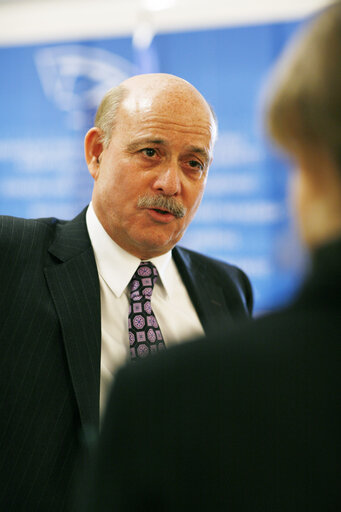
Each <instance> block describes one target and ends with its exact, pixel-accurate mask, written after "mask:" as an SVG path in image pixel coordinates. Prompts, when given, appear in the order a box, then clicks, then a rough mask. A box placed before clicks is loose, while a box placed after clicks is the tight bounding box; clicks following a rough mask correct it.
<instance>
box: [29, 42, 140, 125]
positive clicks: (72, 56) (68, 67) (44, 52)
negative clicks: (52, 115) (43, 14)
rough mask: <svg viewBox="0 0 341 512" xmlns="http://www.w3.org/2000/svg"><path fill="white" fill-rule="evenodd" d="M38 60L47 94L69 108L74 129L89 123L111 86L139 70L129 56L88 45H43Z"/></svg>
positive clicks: (59, 106)
mask: <svg viewBox="0 0 341 512" xmlns="http://www.w3.org/2000/svg"><path fill="white" fill-rule="evenodd" d="M35 62H36V66H37V70H38V74H39V78H40V81H41V84H42V88H43V91H44V93H45V95H46V97H47V98H49V99H50V100H51V101H52V102H53V103H54V104H55V105H56V106H57V108H58V109H60V110H62V111H64V112H67V121H68V125H69V127H70V128H72V129H74V130H80V129H82V128H84V126H86V125H87V124H88V121H89V117H90V116H92V115H93V112H94V110H95V109H96V108H97V106H98V104H99V102H100V100H101V99H102V97H103V96H104V94H105V92H106V91H107V90H108V89H110V88H111V87H114V86H116V85H118V84H119V83H120V82H122V80H125V79H126V78H128V77H129V76H132V75H133V74H135V67H134V65H133V64H132V63H131V62H129V61H128V60H126V59H124V58H122V57H120V56H118V55H116V54H114V53H111V52H109V51H106V50H103V49H101V48H94V47H91V46H85V45H84V46H83V45H63V46H56V47H48V48H43V49H41V50H38V51H37V52H36V54H35Z"/></svg>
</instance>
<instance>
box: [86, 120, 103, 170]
mask: <svg viewBox="0 0 341 512" xmlns="http://www.w3.org/2000/svg"><path fill="white" fill-rule="evenodd" d="M84 151H85V160H86V163H87V164H88V169H89V172H90V174H91V176H92V177H93V178H94V180H96V179H97V177H98V173H99V157H100V155H101V153H102V151H103V143H102V142H101V131H100V129H99V128H96V127H95V126H94V127H93V128H91V129H90V130H89V131H88V133H87V134H86V135H85V139H84Z"/></svg>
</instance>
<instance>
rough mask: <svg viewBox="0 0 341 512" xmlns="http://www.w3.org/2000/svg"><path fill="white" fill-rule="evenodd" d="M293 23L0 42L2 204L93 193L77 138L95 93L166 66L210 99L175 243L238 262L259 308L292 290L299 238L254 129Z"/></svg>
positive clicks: (32, 211) (77, 200)
mask: <svg viewBox="0 0 341 512" xmlns="http://www.w3.org/2000/svg"><path fill="white" fill-rule="evenodd" d="M297 25H298V23H293V22H290V23H276V24H266V25H257V26H249V27H234V28H226V29H219V30H206V31H195V32H184V33H176V34H175V33H172V34H162V35H157V36H156V37H155V38H154V40H153V43H152V46H151V47H150V48H149V49H148V50H145V51H137V50H136V49H134V48H133V45H132V40H131V38H114V39H103V40H91V41H82V42H79V43H75V42H72V43H71V42H70V43H68V42H64V43H63V44H48V45H46V44H44V45H32V46H17V47H3V48H0V64H1V69H2V80H1V82H0V106H1V124H0V203H1V210H0V213H1V214H8V215H18V216H23V217H38V216H39V217H41V216H56V217H62V218H72V217H73V216H74V215H75V214H77V213H78V212H79V211H80V210H81V209H82V208H83V207H84V206H85V205H86V204H87V203H88V202H89V200H90V197H91V188H92V181H91V180H92V179H91V177H90V175H89V174H88V171H87V167H86V164H85V160H84V156H83V139H84V135H85V133H86V131H87V130H88V128H89V127H90V126H92V123H93V117H94V112H95V109H96V106H97V105H98V103H99V101H100V99H101V97H102V96H103V94H104V92H105V91H106V90H107V89H109V88H110V87H112V86H113V85H116V84H117V83H119V82H120V81H121V80H122V79H124V78H126V77H128V76H130V75H132V74H135V73H139V72H149V71H161V72H167V73H174V74H176V75H179V76H181V77H183V78H185V79H186V80H188V81H190V82H191V83H192V84H194V85H195V86H196V87H197V88H198V89H199V90H200V91H201V93H202V94H203V95H204V96H205V97H206V98H207V100H208V101H209V102H210V103H211V104H212V106H213V107H214V109H215V111H216V113H217V115H218V119H219V139H218V142H217V146H216V150H215V159H214V163H213V165H212V167H211V170H210V175H209V180H208V185H207V189H206V192H205V196H204V199H203V202H202V205H201V207H200V208H199V211H198V213H197V216H196V218H195V220H194V221H193V223H192V224H191V226H190V228H189V229H188V231H187V233H186V235H185V237H184V238H183V242H182V244H183V245H186V246H187V247H191V248H193V249H196V250H199V251H202V252H204V253H206V254H209V255H212V256H215V257H218V258H221V259H224V260H227V261H229V262H232V263H236V264H238V265H239V266H241V267H242V268H243V269H244V270H245V271H246V272H247V273H248V274H249V276H250V278H251V280H252V284H253V287H254V291H255V299H256V311H258V312H259V311H264V310H270V309H274V308H276V307H277V306H279V305H280V304H282V303H283V302H284V301H286V300H287V299H288V298H289V297H290V296H291V295H292V293H293V292H294V290H295V288H296V286H297V283H298V281H299V277H300V265H299V262H300V254H301V252H300V248H299V245H298V242H297V240H296V236H295V230H294V229H293V226H292V222H291V220H290V214H289V208H288V204H287V203H288V199H287V188H288V172H287V166H286V165H285V163H284V162H283V161H281V160H280V159H279V158H278V157H277V156H276V155H275V154H274V152H273V151H271V149H270V148H269V147H268V144H267V142H266V140H265V138H264V136H263V134H262V128H261V123H260V119H259V108H258V98H259V92H260V89H261V87H262V85H263V81H264V78H265V77H266V75H267V74H268V71H269V69H270V68H271V66H272V64H273V62H274V60H275V59H276V58H277V56H278V54H279V53H280V51H281V49H282V47H283V45H284V44H285V42H286V41H287V39H288V38H289V36H290V35H291V33H292V32H293V30H294V29H295V28H296V27H297Z"/></svg>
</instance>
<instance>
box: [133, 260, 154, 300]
mask: <svg viewBox="0 0 341 512" xmlns="http://www.w3.org/2000/svg"><path fill="white" fill-rule="evenodd" d="M157 278H158V272H157V269H156V267H155V265H153V263H152V262H151V261H141V263H140V265H139V266H138V268H137V269H136V272H135V274H134V275H133V277H132V279H131V281H130V295H131V297H132V298H134V297H135V296H136V297H138V296H140V295H144V296H145V297H146V298H150V297H151V295H152V292H153V287H154V284H155V281H156V280H157Z"/></svg>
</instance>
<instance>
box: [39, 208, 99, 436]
mask: <svg viewBox="0 0 341 512" xmlns="http://www.w3.org/2000/svg"><path fill="white" fill-rule="evenodd" d="M49 252H50V254H51V255H53V257H54V258H53V259H51V262H50V264H49V265H48V266H46V267H45V269H44V272H45V276H46V280H47V283H48V286H49V289H50V292H51V296H52V299H53V301H54V304H55V307H56V310H57V314H58V316H59V320H60V325H61V331H62V337H63V340H64V344H65V350H66V355H67V361H68V366H69V371H70V374H71V380H72V384H73V388H74V392H75V396H76V401H77V404H78V407H79V413H80V418H81V422H82V424H83V426H86V425H94V426H98V423H99V383H100V350H101V321H100V318H101V316H100V291H99V282H98V274H97V268H96V263H95V259H94V255H93V251H92V247H91V244H90V240H89V236H88V233H87V229H86V224H85V211H83V212H82V213H81V214H80V215H79V216H78V217H76V218H75V219H74V220H72V221H70V222H67V223H65V224H61V225H58V226H57V234H56V237H55V240H54V242H53V243H52V245H51V246H50V248H49ZM56 258H57V260H56Z"/></svg>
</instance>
